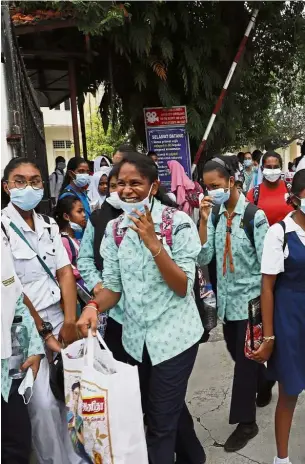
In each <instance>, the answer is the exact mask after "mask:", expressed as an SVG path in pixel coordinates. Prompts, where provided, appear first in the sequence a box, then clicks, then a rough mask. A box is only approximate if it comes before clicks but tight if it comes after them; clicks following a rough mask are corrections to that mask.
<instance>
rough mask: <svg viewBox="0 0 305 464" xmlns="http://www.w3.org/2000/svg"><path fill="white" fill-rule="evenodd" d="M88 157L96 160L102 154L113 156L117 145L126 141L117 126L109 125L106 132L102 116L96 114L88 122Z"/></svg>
mask: <svg viewBox="0 0 305 464" xmlns="http://www.w3.org/2000/svg"><path fill="white" fill-rule="evenodd" d="M86 137H87V151H88V158H89V159H91V160H94V159H95V158H97V157H98V156H100V155H107V156H110V157H112V155H113V153H114V152H115V150H116V149H117V147H118V146H119V145H121V144H123V143H124V142H126V136H125V137H124V136H122V135H121V134H120V133H119V131H118V130H117V129H116V128H113V127H111V126H110V127H109V128H108V131H107V133H105V131H104V128H103V124H102V120H101V117H100V116H99V115H98V114H94V115H93V116H92V117H91V119H90V121H88V122H87V124H86Z"/></svg>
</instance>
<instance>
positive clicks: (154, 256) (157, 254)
mask: <svg viewBox="0 0 305 464" xmlns="http://www.w3.org/2000/svg"><path fill="white" fill-rule="evenodd" d="M162 248H163V245H161V246H160V250H159V251H158V253H156V254H155V255H152V257H153V258H156V257H157V256H159V254H160V253H161V251H162Z"/></svg>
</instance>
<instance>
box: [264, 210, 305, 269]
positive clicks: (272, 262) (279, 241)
mask: <svg viewBox="0 0 305 464" xmlns="http://www.w3.org/2000/svg"><path fill="white" fill-rule="evenodd" d="M293 214H294V211H293V212H291V213H289V214H288V215H287V216H286V217H285V219H284V222H285V225H286V233H288V232H296V233H297V235H298V237H299V239H300V240H301V242H302V243H303V245H304V246H305V231H304V230H303V229H302V227H300V226H299V225H298V224H297V223H296V222H294V220H293V218H292V216H293ZM283 244H284V230H283V227H282V226H281V225H280V224H274V225H273V226H271V227H270V229H269V230H268V232H267V234H266V238H265V242H264V250H263V256H262V264H261V272H262V274H268V275H277V274H280V272H284V270H285V266H284V261H285V259H286V258H288V256H289V246H288V243H287V244H286V246H285V250H284V252H283Z"/></svg>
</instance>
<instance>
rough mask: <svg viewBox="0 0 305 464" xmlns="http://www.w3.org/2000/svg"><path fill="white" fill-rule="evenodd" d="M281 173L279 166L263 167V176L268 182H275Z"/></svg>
mask: <svg viewBox="0 0 305 464" xmlns="http://www.w3.org/2000/svg"><path fill="white" fill-rule="evenodd" d="M281 174H282V170H281V169H280V168H276V169H268V168H264V169H263V176H264V177H265V179H266V180H268V181H269V182H276V181H277V180H279V178H280V177H281Z"/></svg>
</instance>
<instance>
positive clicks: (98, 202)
mask: <svg viewBox="0 0 305 464" xmlns="http://www.w3.org/2000/svg"><path fill="white" fill-rule="evenodd" d="M110 171H111V167H107V166H103V167H101V168H100V170H99V171H98V172H95V173H94V174H93V176H92V177H91V182H90V185H89V188H88V192H87V194H88V198H89V201H90V206H91V209H92V210H93V209H96V208H100V207H101V206H102V204H103V203H104V201H105V200H106V195H101V194H100V193H99V190H98V186H99V183H100V179H101V177H102V176H107V177H108V176H109V174H110Z"/></svg>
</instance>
